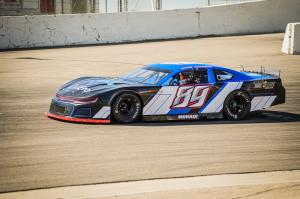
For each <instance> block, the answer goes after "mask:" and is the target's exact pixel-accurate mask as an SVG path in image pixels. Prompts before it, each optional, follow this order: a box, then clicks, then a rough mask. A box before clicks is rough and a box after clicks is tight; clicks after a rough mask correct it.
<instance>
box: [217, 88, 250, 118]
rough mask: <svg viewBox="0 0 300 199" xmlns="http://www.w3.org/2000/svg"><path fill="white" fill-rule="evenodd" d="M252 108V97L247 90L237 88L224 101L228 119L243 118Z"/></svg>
mask: <svg viewBox="0 0 300 199" xmlns="http://www.w3.org/2000/svg"><path fill="white" fill-rule="evenodd" d="M250 109H251V99H250V97H249V96H248V94H247V93H246V92H245V91H242V90H237V91H233V92H232V93H230V94H229V95H228V96H227V98H226V99H225V102H224V107H223V110H224V114H225V116H226V117H227V118H228V119H231V120H241V119H243V118H245V117H246V116H247V115H248V114H249V112H250Z"/></svg>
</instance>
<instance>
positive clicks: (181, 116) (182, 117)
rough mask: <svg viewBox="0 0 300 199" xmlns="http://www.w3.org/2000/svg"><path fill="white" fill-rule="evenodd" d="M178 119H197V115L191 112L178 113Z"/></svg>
mask: <svg viewBox="0 0 300 199" xmlns="http://www.w3.org/2000/svg"><path fill="white" fill-rule="evenodd" d="M178 119H180V120H196V119H199V115H198V114H197V115H196V114H193V115H178Z"/></svg>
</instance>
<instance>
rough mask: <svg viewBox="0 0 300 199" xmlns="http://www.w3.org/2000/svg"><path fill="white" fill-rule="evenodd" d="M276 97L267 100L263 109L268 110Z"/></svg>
mask: <svg viewBox="0 0 300 199" xmlns="http://www.w3.org/2000/svg"><path fill="white" fill-rule="evenodd" d="M276 97H277V96H270V98H269V100H268V101H267V102H266V103H265V105H264V107H263V108H269V107H271V105H272V103H273V102H274V100H275V99H276Z"/></svg>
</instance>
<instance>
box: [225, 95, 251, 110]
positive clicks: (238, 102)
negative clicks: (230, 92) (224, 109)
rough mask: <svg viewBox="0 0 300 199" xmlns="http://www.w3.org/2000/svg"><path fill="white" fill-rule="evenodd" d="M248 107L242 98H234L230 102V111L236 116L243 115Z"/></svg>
mask: <svg viewBox="0 0 300 199" xmlns="http://www.w3.org/2000/svg"><path fill="white" fill-rule="evenodd" d="M246 106H247V102H246V100H245V99H244V98H243V97H242V96H234V97H233V98H232V99H231V100H230V102H229V106H228V109H229V111H230V112H231V113H232V114H234V115H239V114H241V113H242V112H243V111H244V109H245V107H246Z"/></svg>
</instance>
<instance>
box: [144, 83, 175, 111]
mask: <svg viewBox="0 0 300 199" xmlns="http://www.w3.org/2000/svg"><path fill="white" fill-rule="evenodd" d="M177 89H178V86H164V87H162V88H161V89H160V90H159V91H158V92H157V94H156V95H155V96H154V97H153V98H152V99H151V100H150V102H148V103H147V105H146V106H145V107H144V109H143V115H164V114H167V113H168V112H169V111H170V110H171V109H170V107H171V105H172V103H173V99H174V97H175V95H176V92H177Z"/></svg>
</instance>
